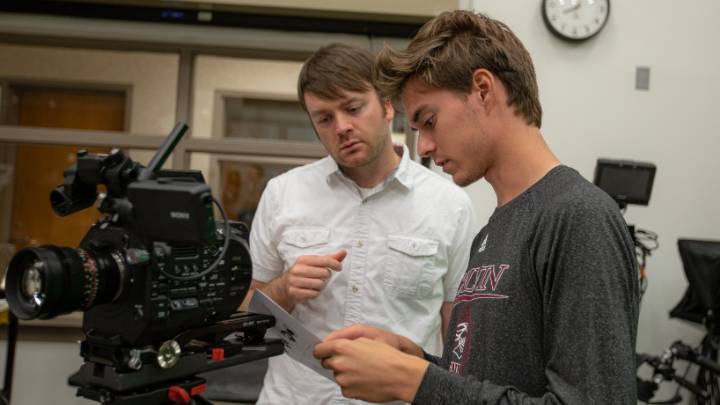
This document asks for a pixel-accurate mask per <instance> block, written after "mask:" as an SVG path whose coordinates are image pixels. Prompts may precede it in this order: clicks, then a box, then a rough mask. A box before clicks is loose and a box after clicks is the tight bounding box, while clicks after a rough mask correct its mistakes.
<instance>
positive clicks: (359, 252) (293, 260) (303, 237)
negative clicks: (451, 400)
mask: <svg viewBox="0 0 720 405" xmlns="http://www.w3.org/2000/svg"><path fill="white" fill-rule="evenodd" d="M373 62H374V57H373V55H372V54H371V53H370V52H368V51H366V50H363V49H360V48H355V47H351V46H348V45H341V44H333V45H329V46H326V47H324V48H321V49H319V50H318V51H317V52H316V53H315V54H313V55H312V56H311V57H310V58H309V59H308V60H307V61H306V63H305V64H304V65H303V68H302V71H301V72H300V77H299V81H298V93H299V98H300V103H301V104H302V106H303V108H304V109H305V110H306V111H307V113H308V115H309V117H310V120H311V121H312V124H313V127H314V129H315V132H316V134H317V136H318V138H319V139H320V141H321V142H322V144H323V146H324V147H325V149H326V150H327V152H328V154H329V156H327V157H325V158H324V159H321V160H319V161H317V162H314V163H311V164H308V165H305V166H302V167H299V168H296V169H293V170H291V171H289V172H287V173H285V174H283V175H280V176H278V177H276V178H274V179H272V180H271V181H270V182H269V183H268V185H267V188H266V190H265V191H264V193H263V196H262V198H261V200H260V204H259V206H258V210H257V212H256V214H255V219H254V221H253V226H252V232H251V235H250V250H251V254H252V261H253V284H252V289H255V288H258V289H260V290H262V291H263V292H265V293H266V294H268V295H269V296H270V297H271V298H273V299H274V300H275V301H276V302H278V303H279V304H280V305H282V306H283V307H284V308H285V309H287V310H288V311H289V312H291V313H292V315H293V316H295V317H296V318H297V319H299V320H300V321H302V322H303V323H304V324H305V325H306V326H307V327H308V328H309V329H310V330H311V331H312V332H314V333H315V335H317V336H318V337H320V338H323V337H325V336H326V335H327V334H329V333H330V332H331V331H333V330H335V329H338V328H341V327H344V326H348V325H351V324H354V323H366V324H369V325H373V326H377V327H382V328H386V329H389V330H392V331H393V332H395V333H399V334H401V335H405V336H409V337H410V338H411V339H413V341H414V342H416V343H417V344H418V345H420V346H421V347H423V348H425V350H427V351H428V352H430V353H435V354H439V353H440V351H441V349H442V339H443V335H444V333H445V328H446V326H447V322H448V319H449V311H450V309H451V303H452V301H453V299H454V298H455V293H456V289H457V286H458V284H459V282H460V279H461V277H462V275H463V273H464V270H465V266H466V265H467V260H468V254H469V244H470V242H471V241H472V236H473V235H474V231H475V229H474V225H473V224H474V217H473V213H472V206H471V203H470V200H469V198H468V197H467V195H466V194H465V193H464V192H463V191H462V190H461V189H460V188H458V187H457V186H455V185H454V184H453V183H452V182H450V181H448V180H445V179H443V178H441V177H440V176H439V175H437V174H435V173H433V172H431V171H429V170H427V169H425V168H424V167H422V166H421V165H419V164H417V163H416V162H413V161H412V160H410V158H409V156H408V155H409V152H408V150H407V148H405V147H402V148H398V149H395V148H394V147H393V145H392V142H391V134H390V123H391V122H392V119H393V116H394V110H393V106H392V105H391V103H390V101H389V100H388V99H386V98H384V97H382V96H381V95H379V94H378V92H377V90H376V89H375V87H374V86H373V84H372V67H373ZM250 296H251V294H248V297H247V298H246V301H245V303H244V305H247V302H248V301H249V299H250ZM337 403H342V404H346V403H351V401H350V400H348V399H346V398H343V397H342V393H341V391H340V388H339V387H338V385H337V384H335V383H333V382H332V381H330V380H328V379H326V378H325V377H322V376H320V375H319V374H316V373H315V372H313V371H312V370H310V369H308V368H306V367H305V366H303V365H301V364H300V363H297V362H296V361H294V360H292V359H291V358H290V357H288V356H287V355H282V356H278V357H275V358H272V359H270V365H269V369H268V373H267V374H266V376H265V381H264V385H263V390H262V392H261V394H260V399H259V401H258V404H273V405H277V404H307V405H318V404H337ZM352 403H358V401H354V402H352Z"/></svg>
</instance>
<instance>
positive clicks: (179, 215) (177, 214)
mask: <svg viewBox="0 0 720 405" xmlns="http://www.w3.org/2000/svg"><path fill="white" fill-rule="evenodd" d="M170 218H172V219H190V213H189V212H178V211H170Z"/></svg>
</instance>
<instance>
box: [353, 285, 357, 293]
mask: <svg viewBox="0 0 720 405" xmlns="http://www.w3.org/2000/svg"><path fill="white" fill-rule="evenodd" d="M352 292H354V293H357V292H358V288H357V286H356V285H354V286H352Z"/></svg>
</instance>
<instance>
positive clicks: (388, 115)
mask: <svg viewBox="0 0 720 405" xmlns="http://www.w3.org/2000/svg"><path fill="white" fill-rule="evenodd" d="M382 103H383V109H384V110H385V120H386V121H387V122H392V120H393V118H395V108H394V107H393V104H392V101H390V99H389V98H388V97H383V99H382Z"/></svg>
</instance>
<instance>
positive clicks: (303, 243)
mask: <svg viewBox="0 0 720 405" xmlns="http://www.w3.org/2000/svg"><path fill="white" fill-rule="evenodd" d="M329 242H330V229H328V228H325V227H321V226H303V227H292V228H288V229H287V230H285V232H284V233H283V234H282V237H281V238H280V244H279V245H278V250H279V251H280V254H281V255H282V258H283V260H284V261H285V266H286V270H287V269H288V268H290V266H292V265H293V264H295V261H296V260H297V258H298V257H300V256H305V255H322V254H328V253H329V252H328V244H329Z"/></svg>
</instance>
